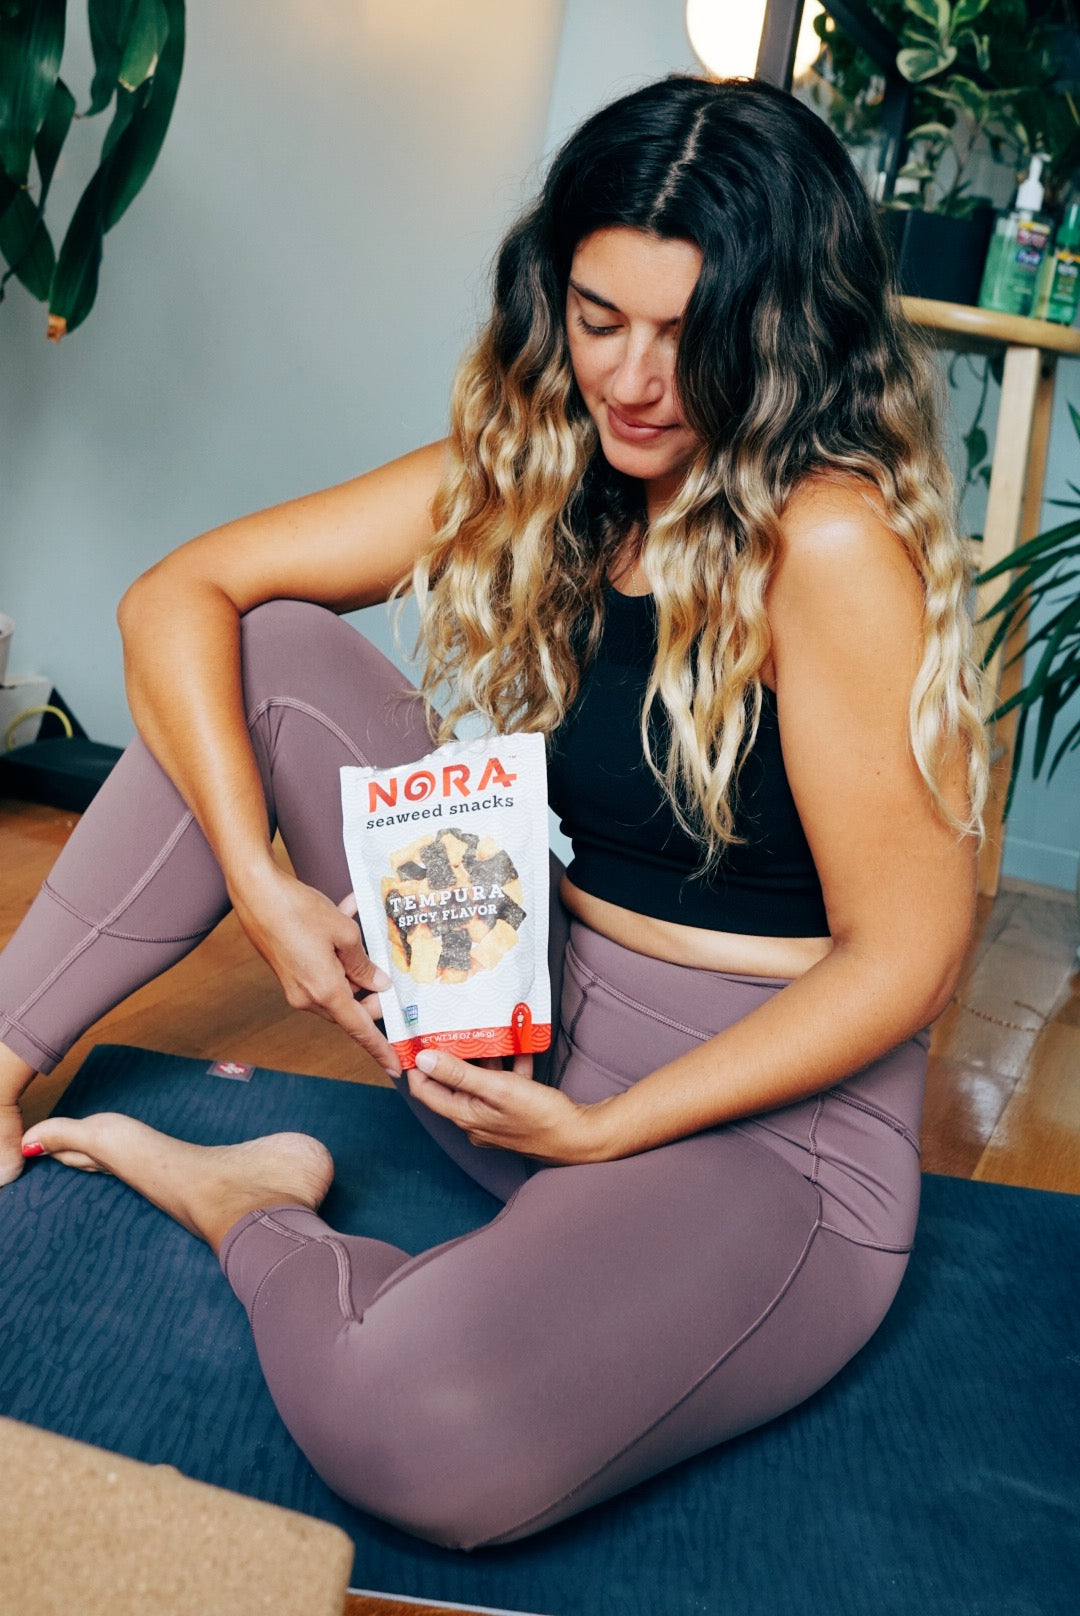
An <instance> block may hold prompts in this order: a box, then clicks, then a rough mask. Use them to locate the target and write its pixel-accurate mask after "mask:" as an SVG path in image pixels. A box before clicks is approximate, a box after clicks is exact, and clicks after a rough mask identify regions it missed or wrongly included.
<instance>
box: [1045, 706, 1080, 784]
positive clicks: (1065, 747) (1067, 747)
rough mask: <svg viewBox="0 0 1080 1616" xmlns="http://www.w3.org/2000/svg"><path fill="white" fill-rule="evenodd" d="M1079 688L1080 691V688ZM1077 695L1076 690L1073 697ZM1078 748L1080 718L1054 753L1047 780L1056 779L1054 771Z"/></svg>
mask: <svg viewBox="0 0 1080 1616" xmlns="http://www.w3.org/2000/svg"><path fill="white" fill-rule="evenodd" d="M1077 688H1078V689H1080V686H1078V687H1077ZM1075 694H1076V690H1073V691H1072V693H1071V695H1075ZM1070 700H1071V696H1070ZM1078 746H1080V718H1078V719H1077V721H1076V723H1075V724H1074V725H1073V727H1072V729H1070V730H1068V731H1067V732H1066V735H1065V738H1064V740H1063V741H1061V742H1060V743H1059V745H1058V749H1057V751H1056V752H1055V753H1054V757H1053V761H1052V762H1051V764H1050V767H1049V768H1048V769H1047V771H1046V778H1047V780H1052V779H1053V778H1054V771H1055V769H1056V768H1057V766H1058V764H1059V763H1060V762H1061V760H1062V758H1063V757H1064V756H1065V754H1066V752H1075V751H1076V749H1077V747H1078Z"/></svg>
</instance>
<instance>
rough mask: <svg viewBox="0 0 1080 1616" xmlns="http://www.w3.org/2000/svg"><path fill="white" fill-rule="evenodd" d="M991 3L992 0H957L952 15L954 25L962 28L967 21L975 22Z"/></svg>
mask: <svg viewBox="0 0 1080 1616" xmlns="http://www.w3.org/2000/svg"><path fill="white" fill-rule="evenodd" d="M989 4H990V0H957V5H956V10H955V11H954V12H953V16H952V25H953V27H954V28H962V27H963V26H964V24H965V23H969V22H974V21H975V18H976V17H980V16H981V15H982V13H983V12H984V11H985V10H986V8H987V6H988V5H989Z"/></svg>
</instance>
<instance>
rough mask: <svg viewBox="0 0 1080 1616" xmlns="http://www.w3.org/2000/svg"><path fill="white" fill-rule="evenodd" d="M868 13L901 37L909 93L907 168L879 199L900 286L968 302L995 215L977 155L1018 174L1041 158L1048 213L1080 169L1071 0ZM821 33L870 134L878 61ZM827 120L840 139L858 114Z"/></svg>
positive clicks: (884, 3) (836, 35) (915, 3)
mask: <svg viewBox="0 0 1080 1616" xmlns="http://www.w3.org/2000/svg"><path fill="white" fill-rule="evenodd" d="M872 9H873V11H874V13H875V15H876V16H877V17H878V19H879V20H880V21H881V22H882V23H884V24H885V26H886V27H887V28H888V29H890V31H891V32H892V33H893V34H894V36H895V37H896V40H897V54H896V69H897V71H898V72H899V73H900V75H901V76H902V77H903V78H904V79H905V80H906V81H907V82H908V83H909V84H910V85H911V86H912V90H913V92H914V93H913V122H912V126H911V127H909V128H908V130H907V136H906V139H907V150H906V160H905V162H904V165H903V166H902V167H901V169H900V170H899V174H898V176H897V185H896V188H895V191H894V194H893V196H892V197H889V198H885V199H883V208H884V217H885V224H886V228H887V230H888V232H889V235H890V237H891V239H892V241H893V245H894V249H895V251H896V257H897V264H898V267H899V271H900V279H901V286H902V288H903V290H904V291H905V292H906V293H908V294H909V295H911V296H916V297H931V298H938V299H941V300H943V301H947V302H956V303H973V302H974V301H975V299H976V298H977V296H978V290H979V282H980V279H981V275H982V269H983V264H984V261H985V257H986V248H987V244H988V241H989V237H990V231H991V229H992V226H993V208H994V203H993V200H992V198H991V197H989V196H987V195H983V194H980V193H978V192H975V191H974V190H973V189H972V182H971V172H972V169H973V167H974V163H975V161H976V159H977V158H978V157H979V155H980V154H981V153H983V152H985V151H986V150H987V149H989V152H990V154H991V156H992V157H993V158H994V160H995V161H997V162H1000V163H1003V164H1006V165H1008V166H1009V167H1010V168H1011V169H1012V170H1013V172H1014V173H1017V172H1018V171H1019V170H1021V169H1022V168H1023V167H1024V166H1025V165H1026V162H1027V159H1028V157H1029V155H1030V153H1031V152H1033V151H1043V152H1046V153H1047V154H1048V155H1049V158H1050V162H1049V164H1048V167H1047V170H1046V174H1045V178H1046V180H1047V184H1048V193H1049V201H1050V203H1051V205H1052V203H1053V201H1054V200H1055V198H1056V196H1057V195H1058V194H1059V193H1060V191H1061V190H1062V189H1063V187H1064V186H1065V185H1066V184H1067V183H1068V181H1069V179H1070V178H1071V176H1072V175H1073V174H1074V172H1075V171H1076V169H1077V167H1078V166H1080V111H1078V107H1077V102H1076V99H1075V98H1074V96H1073V95H1072V94H1071V93H1070V92H1071V90H1072V89H1073V88H1075V86H1074V84H1073V82H1072V76H1073V75H1074V74H1075V72H1076V69H1075V67H1074V66H1073V65H1071V63H1072V55H1073V52H1074V46H1075V42H1076V40H1077V35H1076V30H1075V26H1074V24H1075V18H1074V16H1073V0H874V4H873V6H872ZM1059 13H1060V16H1059V15H1058V14H1059ZM816 26H817V28H818V32H819V34H820V36H821V38H822V40H823V43H824V44H825V45H826V47H827V52H826V60H825V62H824V64H823V67H824V75H825V77H826V78H827V79H829V80H830V81H831V82H832V84H833V85H834V87H835V88H836V89H837V90H838V91H839V93H840V97H841V98H842V99H841V100H840V101H839V102H838V109H842V108H843V106H844V104H845V103H846V104H847V105H848V106H850V105H851V102H852V100H854V103H855V106H856V109H857V110H856V114H855V122H856V123H857V124H858V125H859V132H860V134H861V135H863V137H864V138H865V130H866V127H867V126H868V124H869V123H870V122H871V119H872V103H873V94H872V85H873V73H874V68H873V64H870V63H868V62H867V60H866V59H865V56H864V55H863V53H861V52H860V51H859V50H858V48H857V47H856V46H854V45H852V43H851V42H850V41H849V40H848V39H847V38H846V37H845V35H844V34H843V31H842V30H841V29H838V28H837V27H836V26H835V24H834V23H833V21H832V19H831V18H828V17H825V18H820V19H818V23H817V24H816ZM829 115H830V119H831V121H832V122H833V123H834V126H836V127H837V128H838V130H839V132H840V133H841V134H844V133H845V132H846V131H845V129H844V125H845V124H846V123H851V121H852V115H851V113H850V112H846V113H845V112H844V111H843V110H838V112H837V113H834V114H829Z"/></svg>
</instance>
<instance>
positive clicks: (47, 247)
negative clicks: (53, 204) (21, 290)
mask: <svg viewBox="0 0 1080 1616" xmlns="http://www.w3.org/2000/svg"><path fill="white" fill-rule="evenodd" d="M0 253H3V255H4V259H5V261H6V262H7V264H8V266H9V268H8V275H15V276H16V277H17V278H18V279H19V280H20V281H22V283H23V285H24V286H25V287H26V290H27V291H28V292H29V293H30V295H31V296H32V297H36V298H38V299H40V300H41V301H44V300H45V299H46V298H47V297H48V295H49V287H50V284H51V282H52V276H53V265H54V264H55V261H56V260H55V256H54V253H53V244H52V239H51V237H50V235H49V232H48V230H47V229H46V228H45V221H44V220H43V219H42V217H41V212H40V210H39V208H38V207H37V204H36V203H35V202H34V200H33V198H32V197H31V195H30V193H29V191H19V192H18V193H17V194H16V196H15V200H14V201H13V202H12V204H11V206H10V207H9V208H7V209H6V211H5V212H4V216H3V218H0ZM7 278H8V277H7V276H5V277H4V279H5V280H6V279H7Z"/></svg>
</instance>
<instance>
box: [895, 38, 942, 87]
mask: <svg viewBox="0 0 1080 1616" xmlns="http://www.w3.org/2000/svg"><path fill="white" fill-rule="evenodd" d="M955 61H956V48H955V46H953V45H944V46H936V45H915V46H913V47H912V48H911V49H910V50H902V51H898V52H897V56H896V65H897V67H898V68H899V69H900V72H901V73H902V74H903V76H904V78H906V79H907V80H908V82H909V83H910V84H920V83H921V82H922V80H923V79H931V78H933V77H934V75H935V74H936V73H942V72H944V70H945V68H947V67H950V66H951V65H952V63H953V62H955Z"/></svg>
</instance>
